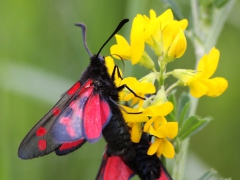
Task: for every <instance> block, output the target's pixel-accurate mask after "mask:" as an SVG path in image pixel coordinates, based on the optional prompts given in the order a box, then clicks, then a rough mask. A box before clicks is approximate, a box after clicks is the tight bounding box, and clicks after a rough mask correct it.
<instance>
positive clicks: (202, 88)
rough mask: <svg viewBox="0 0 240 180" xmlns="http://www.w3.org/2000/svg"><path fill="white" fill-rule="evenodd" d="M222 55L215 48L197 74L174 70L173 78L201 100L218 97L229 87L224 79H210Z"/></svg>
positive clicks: (201, 62) (202, 59)
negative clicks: (201, 98)
mask: <svg viewBox="0 0 240 180" xmlns="http://www.w3.org/2000/svg"><path fill="white" fill-rule="evenodd" d="M219 56H220V53H219V51H218V50H217V49H216V48H215V47H214V48H212V49H211V51H210V52H209V54H207V55H204V56H203V57H202V58H201V59H200V61H199V63H198V67H197V72H194V71H192V70H185V69H175V70H173V73H172V74H173V76H174V77H176V78H178V79H179V80H180V83H181V84H182V85H184V86H186V85H188V86H189V88H190V93H191V95H192V96H194V97H196V98H199V97H201V96H203V95H206V96H210V97H217V96H219V95H221V94H222V93H223V92H224V91H225V90H226V89H227V87H228V82H227V80H226V79H224V78H222V77H215V78H212V79H209V78H210V77H211V76H212V75H213V74H214V72H215V71H216V69H217V66H218V61H219Z"/></svg>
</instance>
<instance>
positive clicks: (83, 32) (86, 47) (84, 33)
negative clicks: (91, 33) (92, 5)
mask: <svg viewBox="0 0 240 180" xmlns="http://www.w3.org/2000/svg"><path fill="white" fill-rule="evenodd" d="M75 26H79V27H81V28H82V37H83V44H84V47H85V49H86V51H87V52H88V54H89V56H90V57H92V53H91V52H90V51H89V49H88V46H87V41H86V34H87V31H86V30H87V27H86V26H85V24H83V23H75Z"/></svg>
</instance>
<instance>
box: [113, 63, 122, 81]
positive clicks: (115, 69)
mask: <svg viewBox="0 0 240 180" xmlns="http://www.w3.org/2000/svg"><path fill="white" fill-rule="evenodd" d="M116 71H117V74H118V77H119V78H120V79H122V80H123V78H122V76H121V74H120V70H119V68H118V66H117V65H115V66H114V68H113V72H112V75H111V79H112V80H113V81H114V75H115V72H116Z"/></svg>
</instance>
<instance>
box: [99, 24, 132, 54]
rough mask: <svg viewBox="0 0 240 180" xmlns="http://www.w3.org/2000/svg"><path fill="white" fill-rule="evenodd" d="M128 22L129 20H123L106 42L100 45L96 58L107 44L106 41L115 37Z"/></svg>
mask: <svg viewBox="0 0 240 180" xmlns="http://www.w3.org/2000/svg"><path fill="white" fill-rule="evenodd" d="M128 21H129V19H123V20H122V21H121V22H120V23H119V24H118V26H117V28H116V29H115V31H114V32H113V33H112V35H111V36H110V37H109V38H108V39H107V41H106V42H105V43H104V44H103V45H102V47H101V48H100V50H99V51H98V53H97V57H98V56H99V54H100V52H101V51H102V49H103V47H104V46H105V45H106V44H107V43H108V41H109V40H110V39H111V38H112V37H113V36H114V35H115V34H117V32H118V31H119V30H120V29H121V28H122V27H123V25H124V24H126V23H127V22H128Z"/></svg>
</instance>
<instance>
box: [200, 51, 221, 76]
mask: <svg viewBox="0 0 240 180" xmlns="http://www.w3.org/2000/svg"><path fill="white" fill-rule="evenodd" d="M219 56H220V52H219V50H217V49H216V48H215V47H213V48H212V49H211V51H210V52H209V54H208V55H206V56H204V57H203V58H202V59H201V60H200V61H199V64H198V71H202V72H203V74H202V76H201V78H204V79H208V78H210V77H211V76H212V75H213V74H214V72H215V71H216V69H217V66H218V62H219Z"/></svg>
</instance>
